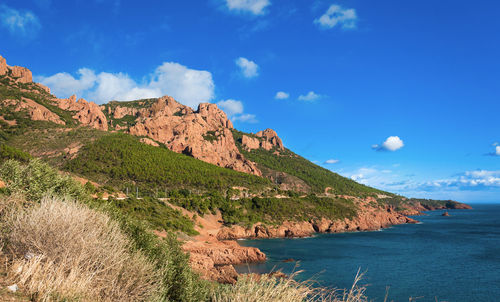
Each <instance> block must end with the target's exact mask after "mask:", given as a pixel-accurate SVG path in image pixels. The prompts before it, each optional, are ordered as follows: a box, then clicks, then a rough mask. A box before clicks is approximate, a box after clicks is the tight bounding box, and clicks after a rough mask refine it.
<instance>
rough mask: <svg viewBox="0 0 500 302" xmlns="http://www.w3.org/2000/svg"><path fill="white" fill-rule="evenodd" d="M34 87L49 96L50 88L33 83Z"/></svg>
mask: <svg viewBox="0 0 500 302" xmlns="http://www.w3.org/2000/svg"><path fill="white" fill-rule="evenodd" d="M35 85H36V86H37V87H38V88H40V89H42V90H43V91H45V92H47V93H48V94H50V88H49V87H47V86H45V85H43V84H40V83H35Z"/></svg>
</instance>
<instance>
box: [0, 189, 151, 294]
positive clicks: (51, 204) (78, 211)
mask: <svg viewBox="0 0 500 302" xmlns="http://www.w3.org/2000/svg"><path fill="white" fill-rule="evenodd" d="M0 208H2V207H1V206H0ZM3 218H4V227H6V228H7V230H8V231H7V232H6V233H5V234H4V240H5V241H6V244H5V248H4V251H5V253H6V256H8V257H9V258H10V259H11V261H12V266H11V267H12V269H11V275H12V279H14V280H13V281H15V282H17V284H18V285H20V286H21V288H23V290H24V291H25V292H27V293H29V294H30V295H32V296H33V298H34V299H35V300H37V301H58V300H66V301H67V300H78V301H142V300H146V299H148V298H150V297H151V294H152V293H154V292H155V291H156V288H157V284H156V281H155V280H156V279H157V276H156V275H155V273H154V269H153V267H152V265H151V264H150V263H149V262H148V261H147V260H146V259H145V258H144V257H143V256H142V255H140V254H137V253H131V252H130V248H129V247H130V242H129V240H128V239H127V237H126V236H125V235H124V234H123V233H122V232H121V230H120V228H119V227H118V225H117V224H116V223H115V222H113V221H111V220H110V218H109V217H108V216H106V215H104V214H102V213H98V212H96V211H93V210H91V209H89V208H87V207H85V206H83V205H80V204H77V203H75V202H73V201H68V200H60V199H57V198H47V197H46V198H43V199H42V202H41V204H40V205H39V206H36V207H32V208H28V209H22V208H21V210H18V211H13V212H10V213H4V217H3Z"/></svg>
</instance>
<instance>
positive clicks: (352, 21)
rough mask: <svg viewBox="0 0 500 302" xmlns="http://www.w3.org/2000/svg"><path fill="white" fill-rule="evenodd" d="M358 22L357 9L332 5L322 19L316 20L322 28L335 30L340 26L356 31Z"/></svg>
mask: <svg viewBox="0 0 500 302" xmlns="http://www.w3.org/2000/svg"><path fill="white" fill-rule="evenodd" d="M357 20H358V17H357V16H356V10H355V9H352V8H349V9H347V8H343V7H342V6H340V5H337V4H332V5H330V7H329V8H328V10H327V11H326V12H325V13H324V14H323V15H322V16H321V17H319V18H317V19H315V20H314V23H316V24H319V26H320V27H322V28H333V27H335V26H336V25H339V26H341V27H342V29H354V28H356V22H357Z"/></svg>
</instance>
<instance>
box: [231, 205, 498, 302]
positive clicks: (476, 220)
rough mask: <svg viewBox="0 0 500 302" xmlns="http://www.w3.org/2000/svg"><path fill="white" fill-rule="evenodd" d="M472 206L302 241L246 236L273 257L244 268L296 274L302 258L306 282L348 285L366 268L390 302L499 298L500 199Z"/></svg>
mask: <svg viewBox="0 0 500 302" xmlns="http://www.w3.org/2000/svg"><path fill="white" fill-rule="evenodd" d="M473 207H474V209H473V210H451V211H448V212H449V213H450V215H451V216H450V217H443V216H441V214H442V213H443V212H444V211H432V212H427V216H418V217H415V218H416V219H417V220H419V221H421V222H422V223H421V224H416V225H415V224H407V225H399V226H394V227H392V228H389V229H385V230H382V231H376V232H357V233H342V234H324V235H319V236H315V237H312V238H302V239H267V240H241V241H239V243H240V244H241V245H244V246H254V247H258V248H260V249H261V250H262V251H263V252H265V253H266V254H267V256H268V259H269V260H268V261H267V262H266V263H263V264H254V265H249V266H247V265H242V266H239V267H237V270H238V271H240V272H248V270H250V271H251V272H260V273H263V272H269V271H271V270H273V269H274V270H276V269H282V270H283V271H284V272H285V273H290V272H291V271H293V270H294V269H295V270H297V269H296V268H294V267H295V265H296V264H295V263H284V262H283V260H285V259H289V258H293V259H295V260H297V261H299V262H298V264H299V268H298V269H299V270H304V272H303V273H302V274H301V278H302V279H310V278H313V279H315V280H318V281H319V282H320V284H321V285H323V286H332V287H338V288H347V287H350V286H351V285H352V280H353V278H354V276H355V274H356V272H357V271H358V268H361V270H362V271H366V274H365V278H364V280H363V281H362V284H366V285H368V289H367V295H368V296H369V298H370V299H372V300H374V301H383V299H384V295H385V293H386V287H387V286H389V287H390V288H389V301H391V300H394V301H408V300H409V298H410V297H414V298H415V297H420V298H419V299H418V300H417V301H436V297H437V299H438V300H439V301H450V302H451V301H500V204H494V205H491V204H490V205H478V204H475V205H473Z"/></svg>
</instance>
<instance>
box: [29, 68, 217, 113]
mask: <svg viewBox="0 0 500 302" xmlns="http://www.w3.org/2000/svg"><path fill="white" fill-rule="evenodd" d="M77 73H78V75H79V77H77V78H75V77H73V76H72V75H70V74H68V73H57V74H55V75H52V76H48V77H44V76H36V77H35V80H36V81H38V82H40V83H42V84H44V85H46V86H48V87H49V88H50V89H51V91H52V92H53V93H54V94H55V95H57V96H59V97H69V96H70V95H72V94H75V93H76V94H79V95H80V96H81V97H84V98H88V99H89V100H90V101H94V102H96V103H105V102H109V101H111V100H118V101H131V100H136V99H141V98H153V97H160V96H163V95H170V96H172V97H173V98H175V99H176V100H177V101H179V102H180V103H182V104H184V105H188V106H191V107H193V108H194V107H196V106H197V105H198V104H199V103H203V102H209V101H211V100H212V99H213V98H214V89H215V85H214V82H213V79H212V74H211V73H210V72H208V71H203V70H195V69H190V68H188V67H186V66H183V65H181V64H178V63H173V62H165V63H163V64H162V65H160V66H159V67H157V68H156V69H155V71H154V73H153V74H152V75H150V79H149V81H146V82H145V83H142V84H139V83H137V82H135V81H134V80H133V79H131V78H130V77H129V76H128V75H127V74H124V73H108V72H101V73H99V74H96V73H95V71H93V70H91V69H88V68H81V69H79V70H78V72H77Z"/></svg>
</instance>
